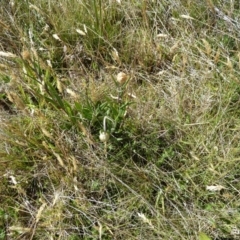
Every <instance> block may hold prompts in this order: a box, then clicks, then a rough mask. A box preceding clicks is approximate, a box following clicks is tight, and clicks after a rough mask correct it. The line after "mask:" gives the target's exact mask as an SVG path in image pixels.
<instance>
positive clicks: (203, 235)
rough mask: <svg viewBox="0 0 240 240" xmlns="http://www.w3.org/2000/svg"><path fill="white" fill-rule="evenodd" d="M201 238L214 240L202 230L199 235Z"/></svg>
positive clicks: (200, 239) (202, 239)
mask: <svg viewBox="0 0 240 240" xmlns="http://www.w3.org/2000/svg"><path fill="white" fill-rule="evenodd" d="M198 238H199V240H212V239H211V238H210V237H208V235H207V234H206V233H204V232H200V233H199V236H198Z"/></svg>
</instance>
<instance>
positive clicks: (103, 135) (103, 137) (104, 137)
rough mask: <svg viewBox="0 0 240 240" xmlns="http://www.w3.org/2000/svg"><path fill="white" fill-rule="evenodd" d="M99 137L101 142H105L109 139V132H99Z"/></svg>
mask: <svg viewBox="0 0 240 240" xmlns="http://www.w3.org/2000/svg"><path fill="white" fill-rule="evenodd" d="M99 139H100V141H101V142H107V141H108V139H109V134H108V133H107V132H100V135H99Z"/></svg>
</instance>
